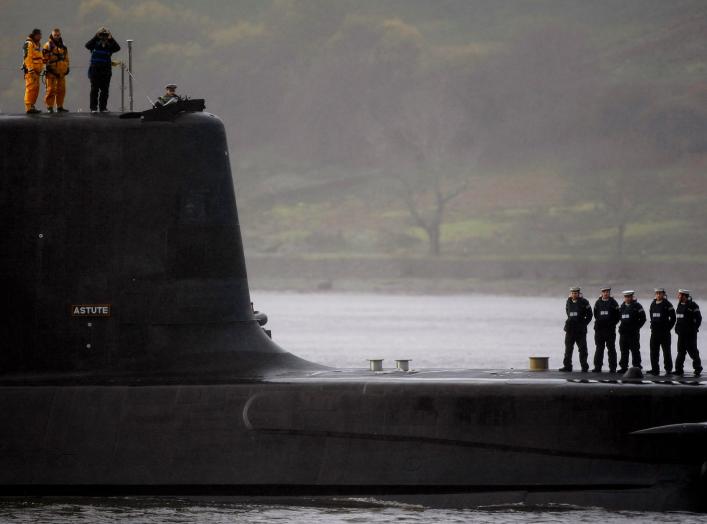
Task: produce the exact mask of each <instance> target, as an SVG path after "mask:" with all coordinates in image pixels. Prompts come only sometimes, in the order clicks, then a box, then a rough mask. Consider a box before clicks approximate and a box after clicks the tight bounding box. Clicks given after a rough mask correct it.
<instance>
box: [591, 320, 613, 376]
mask: <svg viewBox="0 0 707 524" xmlns="http://www.w3.org/2000/svg"><path fill="white" fill-rule="evenodd" d="M594 344H595V345H596V351H595V352H594V369H601V367H602V366H603V365H604V348H605V347H606V350H607V351H606V353H607V356H608V357H609V370H611V371H615V370H616V331H615V330H613V329H612V330H611V331H609V330H606V331H605V330H596V331H595V332H594Z"/></svg>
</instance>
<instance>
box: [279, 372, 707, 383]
mask: <svg viewBox="0 0 707 524" xmlns="http://www.w3.org/2000/svg"><path fill="white" fill-rule="evenodd" d="M265 380H266V381H267V382H319V381H321V382H369V381H370V382H373V381H375V382H387V381H396V382H397V381H405V382H408V381H412V382H417V381H423V382H451V383H469V382H473V383H483V382H488V383H496V384H497V383H499V382H504V383H511V384H512V383H518V384H520V383H524V384H528V383H531V384H532V383H536V382H542V383H556V384H559V383H568V382H569V383H578V384H661V385H690V386H696V385H702V386H707V377H702V376H700V377H694V376H692V374H686V375H684V376H677V375H670V376H665V375H661V376H652V375H646V376H644V378H643V379H640V380H632V379H629V380H627V379H624V378H623V377H622V375H620V374H618V373H608V372H602V373H582V372H579V371H577V372H570V373H566V372H559V371H528V370H522V369H512V368H511V369H444V368H429V369H419V370H416V369H411V370H410V371H400V370H397V369H386V370H383V371H369V370H367V369H328V370H324V371H315V372H311V373H307V374H302V373H291V374H284V375H279V376H273V377H269V378H267V379H265Z"/></svg>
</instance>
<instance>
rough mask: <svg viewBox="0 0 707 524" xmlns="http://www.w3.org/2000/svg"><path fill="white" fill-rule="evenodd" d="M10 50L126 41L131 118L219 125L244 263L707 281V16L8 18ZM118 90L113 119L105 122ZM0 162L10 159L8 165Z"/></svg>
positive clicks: (241, 11) (487, 6)
mask: <svg viewBox="0 0 707 524" xmlns="http://www.w3.org/2000/svg"><path fill="white" fill-rule="evenodd" d="M0 10H1V11H0V13H1V14H0V27H1V28H2V31H1V32H0V44H1V45H0V57H1V64H0V109H1V110H2V111H4V112H20V111H22V93H23V79H22V76H21V74H20V72H19V70H18V68H19V65H20V62H21V47H22V43H23V41H24V38H25V36H26V35H27V34H28V33H29V32H30V31H31V30H32V28H33V27H40V28H41V29H42V30H43V31H44V33H45V35H47V34H48V33H49V31H50V30H51V28H52V27H54V26H59V27H61V28H62V30H63V33H64V36H65V41H66V43H67V44H68V45H69V47H70V52H71V53H72V64H73V65H72V67H71V70H72V71H71V75H70V76H69V86H68V93H69V94H68V99H67V103H66V105H67V106H68V107H69V108H70V109H72V110H79V109H83V110H84V111H85V110H86V106H87V102H88V80H87V78H86V69H87V65H88V52H87V51H86V50H85V49H83V44H84V43H85V42H86V41H87V40H88V39H89V38H90V37H91V36H92V35H93V33H95V31H96V29H97V28H98V27H99V26H101V25H107V26H108V27H109V28H110V29H111V30H112V31H113V33H114V35H115V36H116V38H117V39H118V41H119V42H120V43H121V45H123V48H124V50H123V51H122V52H121V53H120V54H119V55H117V56H116V58H117V59H124V58H125V57H126V52H125V50H126V46H125V39H126V38H133V39H135V60H134V61H135V67H134V70H135V79H136V80H135V86H136V96H135V100H136V106H137V108H138V109H142V108H146V107H147V106H148V102H147V98H146V97H147V96H149V97H150V98H152V99H154V98H155V97H157V96H159V95H160V94H161V91H162V86H163V85H164V84H165V83H167V82H168V81H169V82H172V81H173V82H175V83H177V84H178V85H179V91H180V92H181V93H183V94H188V95H191V96H194V97H204V98H206V100H207V110H209V111H211V112H214V113H216V114H218V115H219V116H220V117H221V118H222V119H223V120H224V122H225V125H226V127H227V130H228V133H229V138H230V142H231V148H232V158H233V159H234V160H233V161H234V165H233V168H234V175H235V178H236V180H237V189H238V192H239V204H240V209H241V221H242V227H243V228H244V234H245V239H246V243H247V246H246V247H247V249H248V250H249V252H260V253H267V254H272V255H288V256H293V255H307V256H308V257H316V256H321V257H328V256H337V257H355V256H374V257H375V256H397V257H400V256H424V255H426V254H428V253H429V254H432V255H441V256H445V257H452V258H453V257H470V256H479V255H483V256H496V257H501V258H503V257H513V258H515V257H527V258H538V259H543V258H552V257H567V256H591V257H594V258H602V259H604V260H606V259H611V258H613V257H619V256H623V257H633V256H639V257H642V258H645V257H649V258H651V257H652V258H655V259H656V260H658V259H659V260H672V259H680V260H695V261H700V262H704V261H705V260H706V259H707V236H706V235H705V234H704V229H705V226H707V206H706V204H707V180H706V178H705V168H706V166H707V62H706V58H705V57H707V4H706V3H705V2H703V1H690V0H674V1H670V2H666V1H664V0H640V1H639V0H623V1H619V0H595V1H592V2H586V1H572V0H563V1H551V0H537V1H532V2H531V1H520V0H518V1H510V0H509V1H499V0H475V1H472V0H454V1H452V0H425V1H422V0H378V1H373V0H338V1H330V0H270V1H267V0H249V1H242V0H241V1H236V2H233V1H227V0H212V1H202V2H193V1H187V0H181V1H171V2H167V1H164V0H148V1H144V2H132V1H124V2H121V1H116V0H83V1H76V2H73V1H61V0H60V1H53V2H49V3H46V4H42V6H41V9H37V10H36V11H38V12H37V13H36V14H34V13H32V14H31V13H30V12H29V10H28V9H27V4H26V2H19V1H16V0H3V1H2V2H1V3H0ZM119 81H120V77H119V71H118V70H116V71H115V74H114V77H113V83H112V94H111V100H110V102H109V106H110V107H111V109H113V110H118V108H119V98H120V93H119ZM5 153H7V152H5Z"/></svg>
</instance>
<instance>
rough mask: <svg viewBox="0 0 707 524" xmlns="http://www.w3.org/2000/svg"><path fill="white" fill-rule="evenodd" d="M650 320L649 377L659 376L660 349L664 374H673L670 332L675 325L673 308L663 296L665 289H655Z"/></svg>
mask: <svg viewBox="0 0 707 524" xmlns="http://www.w3.org/2000/svg"><path fill="white" fill-rule="evenodd" d="M648 312H649V313H650V318H651V369H650V370H649V371H648V373H649V374H651V375H655V376H657V375H660V348H661V346H662V348H663V365H664V366H665V374H666V375H670V374H671V373H672V372H673V354H672V351H671V350H670V346H671V340H670V338H671V337H670V332H671V331H672V329H673V326H674V325H675V308H674V307H673V305H672V304H671V303H670V301H669V300H668V299H667V298H666V296H665V289H663V288H662V287H658V288H655V298H654V299H653V302H651V307H650V308H648Z"/></svg>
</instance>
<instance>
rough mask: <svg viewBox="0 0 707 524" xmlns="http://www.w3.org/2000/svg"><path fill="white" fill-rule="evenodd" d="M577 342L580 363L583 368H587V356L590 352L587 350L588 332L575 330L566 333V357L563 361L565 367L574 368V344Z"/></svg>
mask: <svg viewBox="0 0 707 524" xmlns="http://www.w3.org/2000/svg"><path fill="white" fill-rule="evenodd" d="M575 344H577V349H578V350H579V363H580V365H581V366H582V369H587V368H588V367H589V364H588V363H587V356H588V355H589V352H588V351H587V333H586V332H584V333H576V332H573V331H567V332H566V333H565V359H564V360H563V361H562V364H563V365H564V367H566V368H569V369H572V352H573V351H574V345H575Z"/></svg>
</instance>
